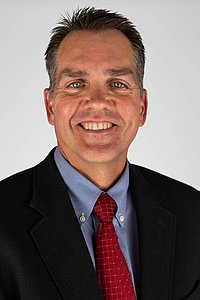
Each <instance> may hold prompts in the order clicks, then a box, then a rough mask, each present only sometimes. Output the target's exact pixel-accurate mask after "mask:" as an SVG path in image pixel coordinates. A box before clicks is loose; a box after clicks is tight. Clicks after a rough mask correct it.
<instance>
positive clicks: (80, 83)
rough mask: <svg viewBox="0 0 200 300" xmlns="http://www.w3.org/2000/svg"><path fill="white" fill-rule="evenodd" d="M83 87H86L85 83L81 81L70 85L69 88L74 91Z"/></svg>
mask: <svg viewBox="0 0 200 300" xmlns="http://www.w3.org/2000/svg"><path fill="white" fill-rule="evenodd" d="M83 86H84V83H83V82H80V81H74V82H72V83H70V84H69V88H73V89H79V88H81V87H83Z"/></svg>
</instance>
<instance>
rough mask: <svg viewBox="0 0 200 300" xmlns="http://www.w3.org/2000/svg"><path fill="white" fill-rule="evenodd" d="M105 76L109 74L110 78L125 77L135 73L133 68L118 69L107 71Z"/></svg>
mask: <svg viewBox="0 0 200 300" xmlns="http://www.w3.org/2000/svg"><path fill="white" fill-rule="evenodd" d="M104 73H105V74H108V75H110V76H114V77H115V76H125V75H133V76H134V74H135V73H134V71H133V70H132V69H131V68H124V67H122V68H116V69H107V70H105V72H104Z"/></svg>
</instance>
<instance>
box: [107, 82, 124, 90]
mask: <svg viewBox="0 0 200 300" xmlns="http://www.w3.org/2000/svg"><path fill="white" fill-rule="evenodd" d="M110 85H111V88H112V89H128V87H127V85H126V84H124V83H123V82H121V81H113V82H111V83H110Z"/></svg>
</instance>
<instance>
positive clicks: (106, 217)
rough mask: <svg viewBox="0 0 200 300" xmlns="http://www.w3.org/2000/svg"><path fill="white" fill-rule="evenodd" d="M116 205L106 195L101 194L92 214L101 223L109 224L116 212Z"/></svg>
mask: <svg viewBox="0 0 200 300" xmlns="http://www.w3.org/2000/svg"><path fill="white" fill-rule="evenodd" d="M116 208H117V205H116V203H115V201H114V200H113V199H112V198H111V197H110V196H109V195H108V194H101V195H100V196H99V198H98V199H97V201H96V204H95V206H94V212H95V214H96V216H97V217H98V219H99V221H100V222H101V223H110V222H112V220H113V217H114V215H115V212H116Z"/></svg>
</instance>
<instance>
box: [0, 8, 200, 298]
mask: <svg viewBox="0 0 200 300" xmlns="http://www.w3.org/2000/svg"><path fill="white" fill-rule="evenodd" d="M144 61H145V56H144V46H143V43H142V40H141V37H140V34H139V33H138V31H137V30H136V29H135V27H134V25H133V24H132V23H131V22H130V21H129V20H127V19H126V18H125V17H123V16H122V15H119V14H117V13H111V12H109V11H106V10H98V9H94V8H84V9H80V10H78V11H76V12H75V13H74V14H73V16H72V18H70V17H67V18H63V19H62V22H61V23H60V24H59V26H58V27H56V28H55V29H54V30H53V34H52V38H51V40H50V43H49V46H48V48H47V51H46V65H47V70H48V73H49V76H50V87H49V88H48V89H45V91H44V99H45V105H46V111H47V116H48V121H49V123H50V124H51V125H54V127H55V132H56V137H57V142H58V147H56V149H53V150H52V151H51V152H50V154H49V155H48V156H47V158H46V159H45V160H44V161H43V162H41V163H40V164H39V165H37V166H35V167H34V168H31V169H29V170H25V171H23V172H21V173H18V174H16V175H14V176H11V177H10V178H8V179H6V180H4V181H2V182H1V185H0V245H1V246H0V293H1V294H0V295H1V298H0V299H8V300H11V299H21V300H25V299H26V300H33V299H34V300H43V299H48V300H51V299H52V300H57V299H67V300H71V299H73V300H74V299H75V300H76V299H77V300H78V299H79V300H80V299H84V300H98V299H107V300H108V299H111V300H113V299H124V300H125V299H136V298H137V299H142V300H164V299H166V300H167V299H168V300H169V299H172V300H179V299H188V300H189V299H190V300H195V299H196V300H197V299H198V300H199V299H200V282H199V278H200V196H199V192H198V191H196V190H195V189H193V188H192V187H189V186H187V185H185V184H183V183H180V182H177V181H175V180H173V179H170V178H168V177H165V176H163V175H160V174H158V173H156V172H153V171H151V170H148V169H145V168H142V167H139V166H135V165H131V164H130V163H128V162H127V151H128V148H129V145H130V144H131V142H132V141H133V140H134V138H135V136H136V134H137V131H138V128H139V127H140V126H142V125H143V124H144V123H145V119H146V113H147V92H146V90H144V89H143V83H142V81H143V73H144ZM102 198H103V201H104V202H103V206H102V203H101V204H99V203H100V202H99V201H100V200H99V199H102ZM109 201H111V202H109ZM108 203H109V205H108ZM98 205H99V206H98ZM107 206H109V209H111V206H112V207H113V211H114V215H113V216H111V221H105V222H104V220H102V219H103V218H102V219H101V216H100V212H99V210H98V209H99V207H100V210H104V209H105V207H107ZM109 213H110V211H109ZM109 213H108V214H109ZM105 214H107V212H105ZM110 214H111V213H110ZM105 223H106V224H105ZM108 227H109V230H110V231H109V232H108V231H107V230H108ZM107 235H109V236H111V235H112V237H111V238H110V240H109V241H108V239H107ZM116 235H117V238H116ZM114 239H115V243H113V241H114ZM101 241H103V242H102V243H101ZM109 243H110V244H109ZM105 244H106V247H107V248H106V247H105ZM100 250H101V251H100ZM102 252H103V253H104V254H105V253H106V255H108V257H107V256H106V259H107V258H108V259H107V261H105V257H104V258H102V256H101V255H102ZM111 252H113V255H111ZM102 261H103V263H105V264H104V269H103V270H102ZM118 262H119V266H118V268H117V263H118ZM109 270H112V271H111V272H110V274H109ZM124 274H125V276H126V280H125V279H124V278H125V277H124ZM113 277H115V278H113ZM116 277H117V279H116ZM109 284H110V285H109ZM112 287H113V289H116V290H117V292H116V291H112V292H110V291H108V290H109V289H112ZM124 287H125V288H124ZM120 294H121V295H122V296H120Z"/></svg>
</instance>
